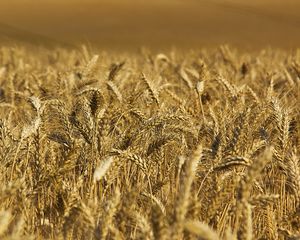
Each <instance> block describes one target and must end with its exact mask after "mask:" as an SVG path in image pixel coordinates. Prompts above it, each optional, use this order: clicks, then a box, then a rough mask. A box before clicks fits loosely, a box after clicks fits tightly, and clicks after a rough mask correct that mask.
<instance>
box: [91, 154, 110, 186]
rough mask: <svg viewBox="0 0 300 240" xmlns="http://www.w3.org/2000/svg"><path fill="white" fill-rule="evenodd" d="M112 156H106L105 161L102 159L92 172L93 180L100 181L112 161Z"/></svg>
mask: <svg viewBox="0 0 300 240" xmlns="http://www.w3.org/2000/svg"><path fill="white" fill-rule="evenodd" d="M113 161H114V158H113V157H108V158H107V159H106V160H105V161H103V162H102V163H101V164H100V165H99V166H98V167H97V168H96V170H95V172H94V182H97V181H100V180H101V179H102V178H103V177H104V175H105V174H106V173H107V171H108V170H109V168H110V166H111V164H112V163H113Z"/></svg>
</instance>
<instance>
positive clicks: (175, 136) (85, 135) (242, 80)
mask: <svg viewBox="0 0 300 240" xmlns="http://www.w3.org/2000/svg"><path fill="white" fill-rule="evenodd" d="M299 111H300V51H294V52H290V53H288V52H284V51H280V50H276V51H275V50H271V49H269V50H264V51H260V52H257V53H240V52H238V51H237V50H234V49H229V48H228V47H227V46H222V47H220V48H218V49H215V50H201V51H200V50H199V51H183V52H180V51H170V52H167V53H166V54H153V53H151V52H150V51H147V50H146V49H142V50H140V51H138V52H137V53H130V54H129V53H117V54H116V53H105V52H101V53H100V54H99V55H96V54H95V53H94V52H93V51H91V50H89V49H88V48H87V47H82V49H79V50H66V49H55V50H46V49H42V50H40V51H36V50H30V49H26V48H19V47H2V48H1V49H0V119H1V120H0V161H1V164H0V182H1V187H0V239H11V240H12V239H16V240H17V239H150V240H151V239H207V240H215V239H227V240H234V239H242V240H243V239H247V240H248V239H249V240H250V239H300V153H299V151H300V114H299Z"/></svg>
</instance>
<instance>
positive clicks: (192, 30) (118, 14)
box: [0, 0, 300, 49]
mask: <svg viewBox="0 0 300 240" xmlns="http://www.w3.org/2000/svg"><path fill="white" fill-rule="evenodd" d="M15 41H17V42H19V43H22V44H24V43H28V44H34V45H36V44H42V45H47V46H52V45H57V44H63V45H64V46H73V45H76V44H78V43H89V44H91V45H93V46H97V47H100V48H113V49H131V48H137V47H139V46H147V47H150V48H169V47H171V46H176V47H182V48H195V47H201V48H202V47H214V46H217V45H220V44H224V43H226V44H231V45H234V46H235V47H238V48H243V49H245V48H246V49H261V48H265V47H268V46H270V47H276V48H285V49H290V48H296V47H298V46H299V42H300V1H297V0H287V1H279V0H264V1H258V0H254V1H238V0H212V1H211V0H184V1H183V0H154V1H141V0H125V1H121V0H111V1H108V0H97V1H96V0H86V1H79V0H75V1H70V0H65V1H58V0H52V1H50V0H44V1H34V0H11V1H3V0H1V3H0V42H2V43H3V42H5V43H12V42H15Z"/></svg>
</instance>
